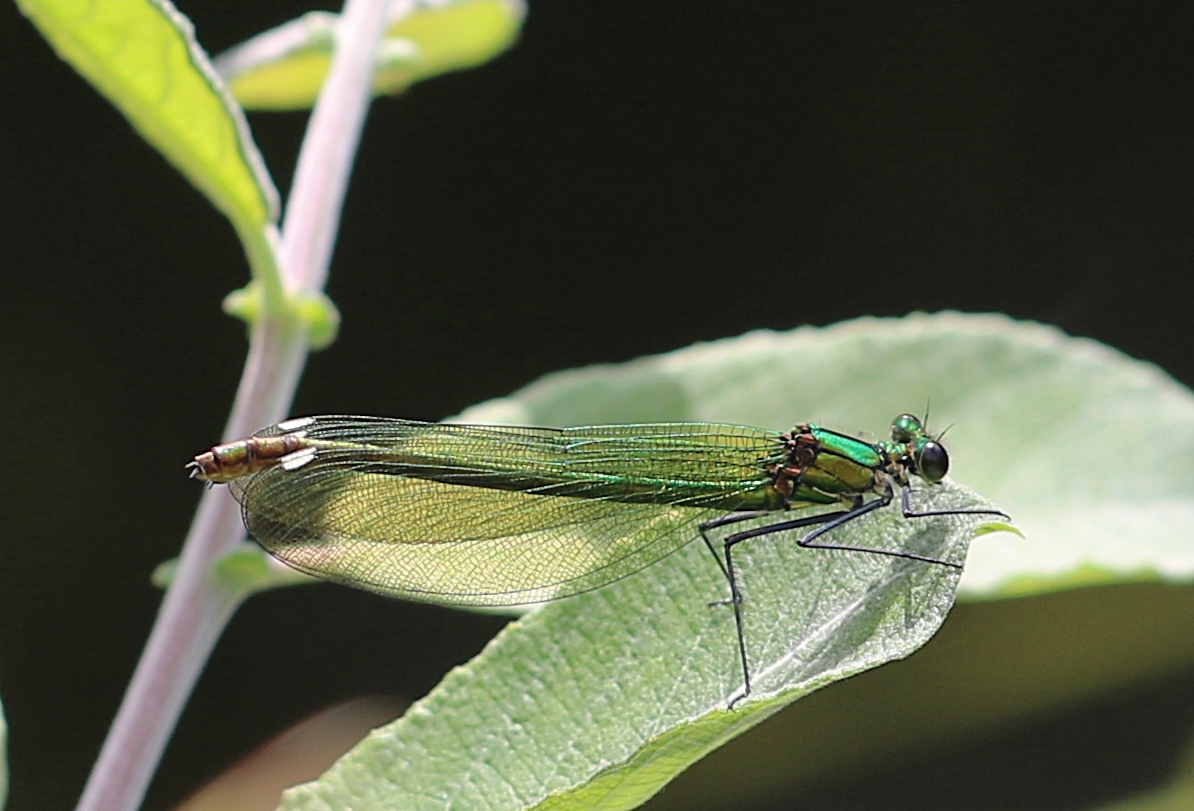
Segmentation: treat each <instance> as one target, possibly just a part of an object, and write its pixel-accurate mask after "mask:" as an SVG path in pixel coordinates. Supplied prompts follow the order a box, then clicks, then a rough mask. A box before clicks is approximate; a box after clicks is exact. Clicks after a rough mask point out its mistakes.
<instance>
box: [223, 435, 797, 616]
mask: <svg viewBox="0 0 1194 811" xmlns="http://www.w3.org/2000/svg"><path fill="white" fill-rule="evenodd" d="M276 433H279V431H278V430H277V429H266V430H265V431H263V432H261V434H262V435H269V434H276ZM303 434H304V436H305V438H306V440H307V441H308V442H309V443H310V445H311V446H312V447H314V448H315V455H314V458H313V459H312V460H311V461H310V462H309V463H307V464H303V465H301V466H299V467H297V468H296V469H291V470H288V469H286V468H285V466H282V465H279V466H277V467H273V468H271V469H268V470H265V471H262V472H260V473H257V474H254V475H252V476H250V477H248V478H246V479H243V480H237V481H235V482H233V483H232V489H233V493H234V495H235V496H236V498H237V500H238V501H240V503H241V507H242V511H243V513H244V517H245V524H246V526H247V527H248V528H249V531H250V532H251V533H252V535H253V537H255V538H256V539H257V540H258V541H259V542H260V543H261V544H262V545H263V546H264V547H265V548H266V549H268V550H269V551H270V552H271V553H272V554H274V555H275V556H277V557H279V558H281V559H282V560H283V561H285V562H287V563H288V564H290V565H291V566H294V567H295V568H297V569H299V570H301V571H304V572H307V573H309V574H314V575H317V576H319V577H322V578H326V579H330V580H334V581H339V582H344V583H348V584H350V585H355V586H357V587H364V588H367V589H370V590H373V591H377V592H380V593H382V594H387V595H391V596H398V597H407V598H412V599H417V600H425V601H433V602H440V603H456V604H469V605H516V604H521V603H528V602H537V601H540V600H546V599H554V598H557V597H565V596H568V595H571V594H577V593H579V592H582V591H588V590H590V589H594V588H598V587H600V586H603V585H605V584H607V583H610V582H613V581H614V580H617V579H619V578H622V577H625V576H626V575H629V574H631V573H633V572H636V571H638V570H639V569H642V568H643V567H645V566H648V565H650V564H651V563H654V562H655V561H657V560H659V559H661V558H663V557H664V556H666V555H668V554H670V553H671V552H673V551H675V550H676V549H679V548H680V547H681V546H683V545H685V544H686V543H688V542H689V541H690V540H692V539H693V538H695V537H696V533H697V524H698V523H699V522H701V521H703V520H706V519H708V518H711V517H715V516H717V515H722V514H724V513H725V512H727V511H730V510H733V509H735V505H737V504H739V503H741V502H742V500H743V499H744V498H745V497H746V496H747V494H749V493H751V492H754V491H757V490H758V489H759V488H760V487H762V486H765V485H766V484H767V482H768V481H769V479H768V477H767V474H766V472H765V469H764V466H763V465H764V463H765V462H767V461H769V460H775V459H776V458H777V455H779V454H780V453H781V451H780V447H781V446H780V442H779V434H778V433H777V432H773V431H765V430H761V429H756V428H745V427H741V426H732V425H719V424H707V423H700V424H698V423H662V424H659V423H656V424H649V425H614V426H595V427H583V428H566V429H555V428H514V427H504V426H503V427H497V426H495V427H489V426H475V425H451V424H441V423H423V422H414V421H409V420H395V419H388V418H381V417H376V418H364V417H320V418H316V419H315V420H314V421H313V422H312V423H310V424H309V425H305V426H304V428H303Z"/></svg>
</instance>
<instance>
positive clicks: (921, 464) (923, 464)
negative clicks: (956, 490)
mask: <svg viewBox="0 0 1194 811" xmlns="http://www.w3.org/2000/svg"><path fill="white" fill-rule="evenodd" d="M948 471H949V454H948V453H946V452H945V448H943V447H942V446H941V445H939V444H937V443H936V442H933V441H931V440H930V441H929V442H926V443H925V444H924V447H922V448H921V449H920V450H919V451H917V454H916V472H917V473H919V474H920V475H921V476H923V477H924V478H925V479H926V480H927V481H930V482H933V483H936V482H939V481H941V480H942V479H944V478H945V474H946V473H947V472H948Z"/></svg>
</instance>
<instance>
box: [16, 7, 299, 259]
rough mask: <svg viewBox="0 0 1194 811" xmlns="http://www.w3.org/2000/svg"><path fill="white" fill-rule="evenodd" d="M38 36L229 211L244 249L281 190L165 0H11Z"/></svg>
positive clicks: (250, 246) (253, 246)
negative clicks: (28, 20) (14, 0)
mask: <svg viewBox="0 0 1194 811" xmlns="http://www.w3.org/2000/svg"><path fill="white" fill-rule="evenodd" d="M17 4H18V5H19V6H20V8H21V10H22V11H23V12H24V13H25V15H26V16H27V17H28V18H29V19H30V20H31V21H32V22H33V23H34V25H36V26H37V28H38V30H40V31H41V33H42V36H44V37H45V38H46V39H47V40H49V42H50V44H51V45H53V46H54V49H55V50H56V51H57V52H58V55H59V56H60V57H62V59H64V60H65V61H67V62H69V63H70V64H71V66H72V67H74V69H75V70H77V71H78V72H79V73H81V74H82V75H83V77H84V78H86V79H87V81H89V82H91V84H93V85H94V86H95V88H96V89H97V90H99V91H100V92H101V93H103V94H104V96H106V97H107V98H108V100H109V101H110V102H112V104H113V105H114V106H115V107H116V108H117V109H118V110H120V112H121V113H123V114H124V116H125V117H126V118H127V119H128V120H129V122H130V123H131V124H132V125H133V126H134V127H135V128H136V129H137V131H138V132H140V133H141V135H142V136H143V137H144V138H145V140H147V141H149V143H151V144H153V146H154V147H155V148H156V149H157V150H158V151H159V152H161V153H162V154H163V155H165V156H166V158H167V159H168V160H169V161H170V162H171V163H173V164H174V165H175V166H176V167H177V168H178V170H179V171H180V172H182V173H183V175H185V176H186V178H187V179H188V180H190V181H191V183H193V184H194V185H195V186H196V188H198V189H199V190H200V191H201V192H203V194H205V195H206V196H207V198H208V199H209V200H211V202H212V204H213V205H214V206H215V207H216V208H217V209H219V210H220V211H221V212H223V213H224V215H225V216H227V217H228V218H229V219H230V220H231V221H232V223H233V225H234V226H235V228H236V230H237V232H238V233H239V234H240V235H241V238H242V239H243V240H245V241H246V248H247V250H248V251H249V252H250V253H251V254H253V253H254V252H260V251H267V250H268V248H267V247H265V246H264V244H263V242H264V239H265V238H264V236H263V229H264V227H265V226H266V225H267V224H268V223H272V222H274V221H275V220H276V219H277V216H278V211H277V210H278V199H277V198H278V195H277V192H276V191H275V189H274V186H273V183H272V182H271V180H270V178H269V175H268V173H267V172H266V170H265V164H264V162H263V161H262V159H261V156H260V154H259V153H258V151H257V148H256V146H254V144H253V141H252V138H251V136H250V135H249V129H248V125H247V124H246V122H245V118H244V114H243V112H242V111H241V109H240V106H239V105H237V103H236V102H235V101H233V100H232V98H231V96H229V94H228V92H227V88H225V86H224V83H223V82H222V81H221V80H220V78H219V77H218V76H216V73H215V70H214V68H212V66H211V62H210V61H209V60H208V58H207V55H206V53H204V51H203V49H202V48H201V47H200V46H199V44H198V43H197V42H196V41H195V36H194V29H193V27H192V26H191V23H190V21H189V20H187V18H186V17H184V16H183V15H182V14H180V13H179V12H178V10H177V9H175V8H174V6H173V5H171V4H170V2H169V0H17Z"/></svg>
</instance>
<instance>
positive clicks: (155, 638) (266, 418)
mask: <svg viewBox="0 0 1194 811" xmlns="http://www.w3.org/2000/svg"><path fill="white" fill-rule="evenodd" d="M387 6H388V0H347V1H346V2H345V5H344V11H343V15H342V18H341V29H340V36H339V40H338V47H337V48H336V53H335V56H334V58H333V61H332V66H331V69H330V71H329V73H328V78H327V81H326V82H325V84H324V87H323V89H322V90H321V92H320V96H319V100H318V101H317V102H316V105H315V110H314V112H313V113H312V114H311V120H310V122H309V123H308V125H307V134H306V137H305V138H304V140H303V147H302V150H301V152H300V155H299V162H298V168H297V170H296V175H295V182H294V187H293V191H292V194H291V197H290V201H289V204H288V206H287V210H286V220H285V226H284V229H283V236H282V244H281V248H280V251H279V252H280V256H279V259H280V262H279V266H280V268H281V271H282V276H283V279H282V281H283V284H284V286H285V289H286V291H287V292H288V293H295V292H299V291H303V292H319V291H320V290H322V288H323V285H324V282H325V280H326V279H327V270H328V264H329V262H330V260H331V253H332V247H333V245H334V244H335V239H336V232H337V230H338V227H339V221H340V211H341V207H342V203H343V200H344V193H345V190H346V189H347V186H348V176H349V172H350V171H351V168H352V161H353V157H354V156H355V154H356V149H357V145H358V143H359V141H360V133H361V128H362V126H363V124H364V120H365V115H366V113H367V111H368V106H369V98H370V95H371V92H370V91H371V84H372V74H373V55H374V53H375V52H376V49H377V43H378V41H379V40H380V39H381V35H382V32H383V31H384V29H385V23H386V18H387V15H386V11H387ZM306 357H307V330H306V328H305V326H303V325H302V324H301V323H298V322H296V321H294V320H292V319H290V318H288V317H287V316H285V315H283V316H278V315H277V314H273V315H271V316H267V317H265V318H262V319H260V320H259V321H257V322H256V323H255V324H254V325H253V329H252V334H251V336H250V341H249V354H248V357H247V359H246V361H245V367H244V371H243V373H242V375H241V381H240V386H239V388H238V390H237V394H236V400H235V402H234V404H233V408H232V413H231V415H230V416H229V419H228V424H227V427H226V428H225V433H224V438H225V439H236V438H239V437H242V436H246V435H247V434H249V433H251V432H252V431H253V430H256V429H257V428H259V427H261V426H262V425H268V424H270V423H274V422H278V421H279V420H281V419H282V418H283V417H285V416H286V414H287V412H288V410H289V408H290V403H291V401H292V399H293V396H294V390H295V388H296V387H297V385H298V380H299V377H300V376H301V374H302V370H303V366H304V364H305V362H306ZM243 536H244V528H243V527H242V526H241V522H240V511H239V509H238V508H237V505H236V503H235V502H234V501H233V500H232V498H231V496H230V495H229V494H228V492H227V488H224V487H217V488H212V489H209V490H208V491H207V492H205V493H204V494H203V497H202V499H201V500H200V502H199V509H198V510H197V511H196V513H195V519H194V521H193V523H192V524H191V530H190V532H189V533H188V535H187V540H186V542H185V544H184V546H183V550H182V555H181V557H180V560H179V565H178V568H177V570H176V572H175V575H174V580H173V582H172V583H171V585H170V588H169V590H168V591H167V592H166V596H165V598H164V600H163V601H162V607H161V609H160V610H159V612H158V617H157V620H156V622H155V623H154V627H153V631H152V632H151V633H150V636H149V641H148V642H147V643H146V646H145V650H144V651H143V653H142V655H141V661H140V662H139V663H138V665H137V669H136V672H135V673H134V674H133V678H132V681H131V682H130V683H129V686H128V689H127V690H126V691H125V695H124V700H123V702H122V703H121V706H120V710H119V711H118V712H117V715H116V718H115V720H114V721H113V722H112V727H111V729H110V730H109V733H108V738H107V740H105V742H104V746H103V749H102V750H101V752H100V756H99V759H98V760H97V761H96V764H95V766H94V768H93V769H92V772H91V777H90V778H89V779H88V781H87V786H86V788H85V789H84V791H83V796H82V798H81V799H80V800H79V805H78V809H79V811H134V810H135V809H136V808H137V807H138V806H139V805H140V804H141V800H142V799H143V798H144V796H145V791H146V789H147V788H148V787H149V782H150V780H151V779H152V777H153V772H154V770H155V769H156V767H157V763H158V761H159V760H160V759H161V755H162V752H163V750H164V749H165V746H166V743H167V741H168V740H169V738H170V734H171V732H172V731H173V729H174V726H175V724H176V723H177V721H178V716H179V715H180V714H181V712H182V708H183V706H184V705H185V704H186V700H187V697H188V696H189V695H190V692H191V690H192V688H193V687H194V685H195V682H196V681H197V680H198V678H199V674H200V673H201V672H202V670H203V665H204V663H205V662H206V661H207V657H208V655H209V654H210V652H211V650H212V648H213V647H214V645H215V643H216V640H217V639H218V638H219V636H220V634H221V632H222V631H223V629H224V627H225V625H226V624H227V622H228V620H229V619H230V618H231V617H232V615H233V613H234V612H235V611H236V608H237V606H238V605H239V604H240V603H241V602H242V601H243V600H244V599H245V598H246V597H247V596H248V593H249V592H248V589H246V588H245V587H244V586H243V585H240V584H235V583H226V582H221V581H220V580H218V579H217V578H216V577H214V576H213V571H214V566H215V563H216V562H217V561H218V560H219V559H220V557H221V556H222V555H223V554H225V553H226V552H227V551H229V550H230V549H232V548H233V547H235V546H236V545H237V544H238V543H240V541H241V539H242V538H243Z"/></svg>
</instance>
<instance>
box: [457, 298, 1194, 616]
mask: <svg viewBox="0 0 1194 811" xmlns="http://www.w3.org/2000/svg"><path fill="white" fill-rule="evenodd" d="M929 404H931V406H932V421H933V424H934V426H935V427H936V428H937V429H938V430H940V429H943V428H945V427H946V426H947V425H948V426H949V433H948V435H947V436H946V438H945V439H944V440H943V441H944V443H945V444H946V446H947V447H948V449H949V452H950V476H951V477H952V478H954V479H956V480H957V481H960V482H964V483H966V484H967V485H970V486H972V487H974V488H976V489H977V490H978V491H979V492H981V493H982V494H983V495H984V496H986V497H988V498H990V499H992V500H993V501H994V502H995V503H997V504H998V505H999V507H1000V509H1003V510H1006V511H1007V512H1008V513H1010V514H1011V516H1012V518H1013V521H1014V524H1015V526H1016V527H1017V528H1018V529H1019V530H1020V531H1021V532H1023V535H1024V538H1023V539H1021V538H1019V537H1015V536H1013V535H1009V534H1001V535H992V536H990V537H986V538H983V539H982V540H981V541H980V542H979V543H976V544H975V545H974V548H973V550H972V552H971V555H970V558H969V560H968V561H967V565H966V575H965V577H964V578H963V579H962V585H961V589H962V592H963V594H965V595H966V596H968V597H996V596H1023V595H1026V594H1030V593H1041V592H1046V591H1051V590H1056V589H1064V588H1073V587H1075V586H1080V585H1092V584H1102V583H1108V582H1120V581H1128V580H1142V579H1151V580H1158V579H1160V580H1166V581H1171V582H1189V581H1191V580H1194V546H1192V545H1191V544H1190V531H1191V527H1194V487H1192V486H1191V484H1190V483H1191V482H1194V394H1192V393H1191V392H1190V390H1189V389H1187V388H1186V387H1185V386H1183V385H1181V384H1180V383H1178V382H1177V381H1175V380H1173V379H1172V378H1171V377H1169V376H1168V375H1166V374H1165V373H1164V372H1163V371H1162V370H1160V369H1158V368H1157V367H1155V366H1153V365H1152V364H1148V363H1142V362H1140V361H1136V360H1133V359H1131V358H1129V357H1127V356H1126V355H1124V354H1122V353H1120V352H1118V351H1116V350H1114V349H1112V348H1110V347H1107V346H1104V345H1102V344H1099V343H1097V342H1095V341H1091V340H1087V339H1081V338H1071V337H1069V336H1067V335H1065V334H1064V333H1062V332H1061V331H1060V330H1057V329H1055V328H1053V327H1047V326H1043V325H1041V324H1035V323H1029V322H1016V321H1013V320H1011V319H1009V318H1006V317H1004V316H999V315H963V314H959V313H941V314H938V315H924V314H915V315H911V316H908V317H907V318H896V319H877V318H860V319H858V320H855V321H848V322H844V323H841V324H836V325H834V326H831V327H825V328H815V327H802V328H800V329H796V330H793V331H791V332H786V333H778V332H762V331H760V332H752V333H749V334H747V335H744V336H742V337H740V338H732V339H729V340H724V341H717V342H714V343H708V344H699V345H697V346H693V347H690V348H688V349H682V350H680V351H677V352H672V353H670V354H667V355H659V356H655V357H650V358H642V359H640V360H637V361H633V362H631V363H627V364H622V365H618V366H593V367H589V368H586V369H578V370H574V371H568V372H560V373H557V374H552V375H548V376H547V377H544V378H543V379H542V380H540V381H538V382H536V383H533V384H531V385H530V386H527V387H526V388H524V389H522V390H521V391H519V392H516V393H515V394H513V395H511V396H510V397H506V398H502V399H499V400H494V401H491V402H488V403H484V404H482V405H480V406H475V407H474V408H471V409H469V410H468V411H466V412H465V413H464V414H462V415H461V416H460V418H459V419H460V420H461V421H470V422H504V423H511V424H529V425H556V424H572V425H575V424H585V423H603V422H635V421H666V420H698V421H723V422H732V423H740V424H744V425H755V426H759V427H769V428H787V427H790V426H792V425H793V424H795V423H797V422H816V423H819V424H822V425H828V426H831V427H834V428H838V429H841V430H845V431H847V432H852V433H859V434H865V433H866V432H869V433H871V435H873V436H876V437H878V436H881V435H884V434H885V433H886V431H887V427H886V426H887V425H889V424H890V422H891V419H892V417H894V416H895V415H897V414H900V413H902V412H905V411H911V412H914V413H915V412H919V411H923V410H924V409H925V408H926V406H927V405H929Z"/></svg>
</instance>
